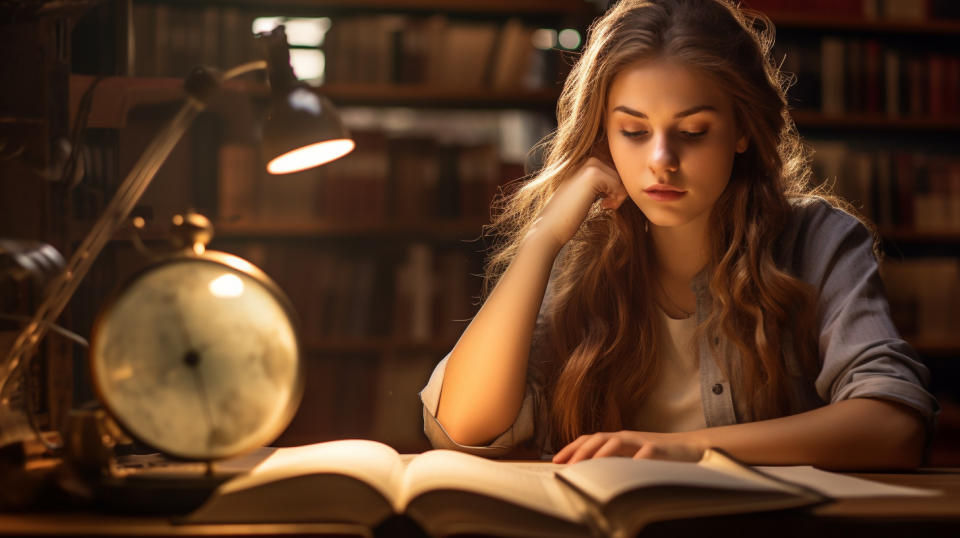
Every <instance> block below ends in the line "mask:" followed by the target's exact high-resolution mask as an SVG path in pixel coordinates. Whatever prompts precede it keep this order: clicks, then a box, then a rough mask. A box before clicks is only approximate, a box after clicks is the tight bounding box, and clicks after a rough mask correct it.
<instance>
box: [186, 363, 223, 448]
mask: <svg viewBox="0 0 960 538" xmlns="http://www.w3.org/2000/svg"><path fill="white" fill-rule="evenodd" d="M183 362H184V363H185V364H186V365H187V367H189V368H190V371H191V372H193V380H194V382H196V384H197V393H198V394H199V395H200V400H202V401H203V405H202V407H203V414H204V418H206V420H207V429H208V431H210V434H211V435H210V437H208V442H209V441H210V440H212V439H213V438H214V436H215V430H216V428H215V426H214V424H213V409H212V408H211V407H210V398H208V397H207V388H206V385H204V383H203V376H202V375H201V374H200V369H199V365H200V354H199V353H197V352H196V351H193V350H190V351H187V353H186V354H185V355H184V356H183Z"/></svg>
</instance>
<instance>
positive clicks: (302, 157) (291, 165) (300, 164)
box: [267, 138, 356, 174]
mask: <svg viewBox="0 0 960 538" xmlns="http://www.w3.org/2000/svg"><path fill="white" fill-rule="evenodd" d="M355 145H356V144H354V142H353V140H350V139H348V138H341V139H338V140H327V141H324V142H317V143H316V144H310V145H309V146H304V147H302V148H297V149H295V150H293V151H288V152H287V153H284V154H283V155H280V156H279V157H277V158H275V159H273V160H272V161H270V162H269V163H267V171H268V172H270V173H271V174H290V173H293V172H299V171H301V170H306V169H307V168H312V167H314V166H320V165H321V164H326V163H328V162H330V161H332V160H334V159H339V158H340V157H343V156H344V155H346V154H347V153H350V152H351V151H353V148H354V146H355Z"/></svg>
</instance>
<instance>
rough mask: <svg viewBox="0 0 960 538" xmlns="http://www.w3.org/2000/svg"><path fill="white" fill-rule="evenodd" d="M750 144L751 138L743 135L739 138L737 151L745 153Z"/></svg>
mask: <svg viewBox="0 0 960 538" xmlns="http://www.w3.org/2000/svg"><path fill="white" fill-rule="evenodd" d="M749 146H750V139H748V138H747V135H743V136H741V137H740V139H739V140H737V153H743V152H744V151H747V148H748V147H749Z"/></svg>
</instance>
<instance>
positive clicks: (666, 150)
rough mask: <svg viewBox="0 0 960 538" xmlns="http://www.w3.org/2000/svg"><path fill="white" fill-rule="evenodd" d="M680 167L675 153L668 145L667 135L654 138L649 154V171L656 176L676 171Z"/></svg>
mask: <svg viewBox="0 0 960 538" xmlns="http://www.w3.org/2000/svg"><path fill="white" fill-rule="evenodd" d="M679 167H680V160H679V159H678V158H677V153H676V152H675V151H674V150H673V148H671V147H670V141H669V140H667V137H665V136H661V137H657V138H656V139H655V140H654V146H653V154H652V155H651V156H650V171H651V172H653V174H654V175H655V176H657V177H662V176H664V175H666V174H667V173H670V172H676V171H677V169H678V168H679Z"/></svg>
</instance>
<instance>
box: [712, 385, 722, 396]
mask: <svg viewBox="0 0 960 538" xmlns="http://www.w3.org/2000/svg"><path fill="white" fill-rule="evenodd" d="M713 393H714V394H723V385H721V384H720V383H717V384H716V385H714V386H713Z"/></svg>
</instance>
